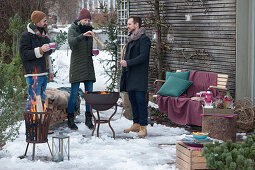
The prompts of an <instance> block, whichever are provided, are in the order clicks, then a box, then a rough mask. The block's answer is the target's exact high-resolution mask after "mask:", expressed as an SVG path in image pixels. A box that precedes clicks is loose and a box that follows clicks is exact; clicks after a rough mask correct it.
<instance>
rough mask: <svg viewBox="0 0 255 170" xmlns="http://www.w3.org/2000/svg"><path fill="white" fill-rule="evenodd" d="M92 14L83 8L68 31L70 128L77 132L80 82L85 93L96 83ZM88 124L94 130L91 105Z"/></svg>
mask: <svg viewBox="0 0 255 170" xmlns="http://www.w3.org/2000/svg"><path fill="white" fill-rule="evenodd" d="M90 20H91V15H90V12H89V11H88V10H87V9H85V8H83V9H82V10H81V11H80V13H79V17H78V19H77V20H75V22H74V23H73V24H72V25H71V27H70V28H69V30H68V43H69V46H70V48H71V50H72V54H71V63H70V73H69V80H70V83H71V94H70V98H69V101H68V110H67V113H68V127H69V128H70V129H73V130H77V129H78V127H77V126H76V125H75V123H74V111H75V103H76V99H77V96H78V91H79V86H80V82H83V83H84V86H85V91H88V92H91V91H92V90H93V83H94V82H95V81H96V78H95V71H94V65H93V59H92V47H93V36H94V33H93V32H92V29H93V28H92V26H91V25H90ZM85 116H86V122H85V124H86V125H87V126H88V128H89V129H93V127H94V125H93V124H92V121H91V118H92V115H91V113H90V107H89V105H86V113H85Z"/></svg>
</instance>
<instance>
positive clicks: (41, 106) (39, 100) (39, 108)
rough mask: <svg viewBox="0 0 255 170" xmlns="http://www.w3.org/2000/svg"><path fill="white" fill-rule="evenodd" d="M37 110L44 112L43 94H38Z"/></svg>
mask: <svg viewBox="0 0 255 170" xmlns="http://www.w3.org/2000/svg"><path fill="white" fill-rule="evenodd" d="M36 111H37V112H43V105H42V98H41V96H36Z"/></svg>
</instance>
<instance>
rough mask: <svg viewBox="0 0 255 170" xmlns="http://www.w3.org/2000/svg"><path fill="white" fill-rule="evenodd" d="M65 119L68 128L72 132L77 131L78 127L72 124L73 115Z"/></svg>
mask: <svg viewBox="0 0 255 170" xmlns="http://www.w3.org/2000/svg"><path fill="white" fill-rule="evenodd" d="M67 118H68V122H67V125H68V127H69V128H70V129H72V130H78V127H77V126H76V124H75V123H74V115H68V116H67Z"/></svg>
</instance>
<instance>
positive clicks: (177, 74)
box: [166, 71, 190, 80]
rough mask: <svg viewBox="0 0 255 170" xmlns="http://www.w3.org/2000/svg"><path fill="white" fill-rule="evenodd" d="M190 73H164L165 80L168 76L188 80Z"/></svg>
mask: <svg viewBox="0 0 255 170" xmlns="http://www.w3.org/2000/svg"><path fill="white" fill-rule="evenodd" d="M189 74H190V71H183V72H168V71H167V72H166V80H167V79H168V78H169V76H174V77H177V78H180V79H183V80H189Z"/></svg>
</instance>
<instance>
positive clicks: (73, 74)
mask: <svg viewBox="0 0 255 170" xmlns="http://www.w3.org/2000/svg"><path fill="white" fill-rule="evenodd" d="M68 43H69V46H70V48H71V50H72V54H71V62H70V72H69V81H70V83H76V82H84V81H86V80H89V81H93V82H95V81H96V78H95V71H94V65H93V59H92V48H93V38H92V37H88V36H86V37H85V36H83V33H81V30H80V29H79V26H78V25H76V24H74V23H73V24H72V25H71V26H70V28H69V30H68Z"/></svg>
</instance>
